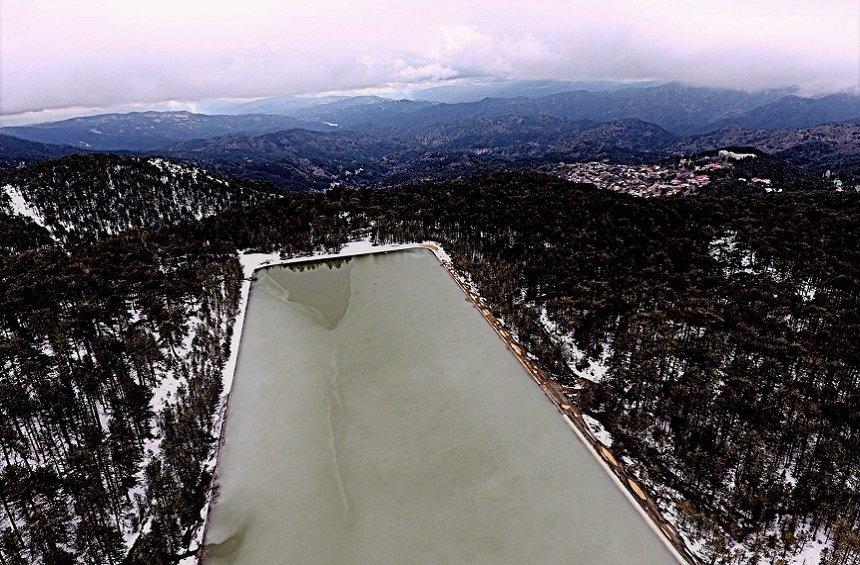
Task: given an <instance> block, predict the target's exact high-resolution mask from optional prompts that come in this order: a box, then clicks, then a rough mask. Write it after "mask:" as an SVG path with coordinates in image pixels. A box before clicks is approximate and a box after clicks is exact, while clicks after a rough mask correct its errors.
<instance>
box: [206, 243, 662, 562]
mask: <svg viewBox="0 0 860 565" xmlns="http://www.w3.org/2000/svg"><path fill="white" fill-rule="evenodd" d="M257 277H258V278H257V281H256V282H254V283H253V285H252V287H251V294H250V300H249V304H248V311H247V318H246V320H245V326H244V330H243V335H242V337H241V339H242V341H241V350H240V354H239V360H238V366H237V371H236V376H235V382H234V385H233V390H232V393H231V397H230V405H229V412H228V420H227V425H226V430H225V438H224V444H223V446H222V449H221V452H220V456H219V463H218V476H219V481H218V482H219V485H220V486H219V494H218V497H217V499H216V501H215V503H214V504H213V506H212V509H211V512H210V515H209V526H208V531H207V536H206V542H207V554H206V558H205V563H206V565H222V564H224V565H226V564H243V565H257V564H266V565H276V564H305V563H308V564H311V563H312V564H326V565H327V564H368V565H369V564H413V563H415V564H443V563H444V564H448V563H456V564H479V563H481V564H483V563H493V564H496V563H498V564H503V563H504V564H507V563H510V564H556V563H565V564H567V563H569V564H582V565H622V564H642V565H651V564H667V563H676V562H677V561H676V560H675V559H674V557H673V556H672V555H671V554H670V553H669V551H668V550H667V549H666V547H665V546H664V545H663V543H662V541H661V540H660V539H658V537H657V535H656V534H654V533H653V531H652V530H651V529H650V527H649V525H648V524H647V522H646V521H645V519H644V518H643V517H642V516H641V515H640V514H639V513H638V512H637V510H636V509H635V508H634V507H633V506H632V504H631V503H630V502H629V501H628V500H627V499H626V498H625V496H624V495H623V494H622V492H621V491H620V490H619V488H618V487H617V486H616V485H615V483H614V482H613V480H612V479H611V478H610V476H609V475H608V474H607V473H606V472H605V471H604V470H603V469H602V468H601V467H600V465H599V464H598V463H597V462H596V461H595V460H594V458H593V457H592V456H591V454H590V453H589V452H588V450H587V449H586V448H585V447H584V446H583V445H582V443H581V442H580V441H579V440H578V439H577V437H576V436H575V435H574V433H573V432H572V431H571V429H570V428H569V427H568V425H567V424H566V423H565V421H564V420H563V419H562V417H561V416H560V415H559V414H558V413H557V412H556V410H555V409H554V407H553V406H552V404H551V403H550V402H549V400H548V399H547V398H546V397H545V395H544V393H543V392H542V391H541V389H540V388H539V387H538V386H537V385H536V384H535V383H534V381H533V380H532V379H531V377H530V376H529V375H528V374H527V373H526V372H525V370H524V369H523V368H522V366H521V365H520V364H519V362H518V361H517V360H516V358H515V357H514V356H513V354H512V353H511V352H510V351H508V349H507V348H506V347H505V345H504V343H503V342H502V340H501V339H499V337H498V336H497V335H496V334H495V333H494V332H493V330H492V329H491V328H490V326H489V325H488V324H487V322H486V321H485V320H484V319H483V318H482V317H481V315H480V313H479V312H477V310H476V309H475V308H474V307H473V306H472V305H471V303H470V302H467V301H466V300H464V295H463V293H462V291H461V290H460V289H459V288H458V287H457V285H456V284H455V283H454V282H453V281H452V280H451V278H450V276H449V275H448V273H447V272H446V271H445V270H444V269H443V268H442V267H440V265H439V263H438V261H437V260H436V258H435V257H434V256H433V254H432V253H431V252H430V251H428V250H426V249H412V250H408V251H398V252H393V253H386V254H375V255H364V256H360V257H355V258H352V259H348V260H342V261H338V262H328V263H314V264H297V265H293V266H291V267H272V268H269V269H266V270H261V271H259V272H258V273H257Z"/></svg>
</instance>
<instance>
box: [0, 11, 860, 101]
mask: <svg viewBox="0 0 860 565" xmlns="http://www.w3.org/2000/svg"><path fill="white" fill-rule="evenodd" d="M858 19H860V3H858V2H856V0H824V1H821V0H818V1H816V0H807V1H799V0H761V1H758V2H748V1H741V0H723V1H721V2H713V1H712V0H686V1H682V0H640V1H633V0H630V1H626V2H625V1H621V0H604V1H603V2H600V3H598V2H593V1H591V0H532V1H530V2H528V3H515V2H509V1H507V0H504V1H503V0H498V1H494V2H489V1H475V0H458V1H453V0H439V1H436V2H426V1H424V0H391V1H388V2H381V1H379V0H334V1H332V2H326V3H321V2H317V1H312V0H291V1H275V0H245V1H243V2H241V3H237V2H226V1H216V0H208V1H203V0H183V1H182V2H176V1H175V0H147V1H143V0H141V1H130V0H111V1H108V0H55V1H48V0H45V1H41V2H33V1H32V0H3V1H2V5H0V113H13V112H22V111H26V110H41V109H43V108H62V107H68V106H76V105H77V106H109V105H116V104H120V103H128V102H138V103H153V102H158V101H163V100H199V99H202V98H207V97H254V96H264V95H271V94H294V93H305V92H314V91H322V90H345V89H355V88H366V87H372V86H376V85H383V84H386V83H390V82H404V81H407V82H408V81H428V80H429V81H433V80H441V79H445V78H450V77H454V76H477V75H488V74H502V75H506V76H516V77H524V78H527V77H534V78H538V77H545V78H550V77H551V78H562V79H578V78H583V79H593V78H615V79H637V78H658V79H667V80H680V81H685V82H690V83H694V84H701V85H708V86H725V87H736V88H748V89H755V88H764V87H776V86H789V85H797V86H800V87H802V88H805V89H807V90H826V89H838V88H850V87H856V85H857V83H858V76H857V74H858V49H860V44H859V43H858V42H860V39H858V34H860V30H858V27H860V26H858Z"/></svg>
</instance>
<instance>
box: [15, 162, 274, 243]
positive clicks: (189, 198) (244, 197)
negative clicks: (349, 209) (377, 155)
mask: <svg viewBox="0 0 860 565" xmlns="http://www.w3.org/2000/svg"><path fill="white" fill-rule="evenodd" d="M266 193H267V189H266V188H264V187H262V186H257V185H254V184H253V183H249V182H242V183H238V182H234V183H233V184H232V185H231V183H230V181H228V180H226V179H223V178H220V177H215V176H213V175H211V174H209V173H207V172H206V171H203V170H201V169H198V168H196V167H191V166H188V165H181V164H177V163H172V162H170V161H166V160H164V159H144V158H136V157H116V156H112V155H92V156H86V157H83V156H70V157H66V158H64V159H59V160H56V161H49V162H46V163H41V164H38V165H34V166H32V167H28V168H25V169H19V170H15V171H10V172H8V173H7V174H5V175H3V174H0V211H3V212H6V213H7V214H12V215H14V216H17V217H19V218H28V219H29V220H31V221H33V222H35V223H36V224H38V225H39V226H41V227H42V228H44V229H45V230H46V231H47V232H48V233H49V234H50V236H51V237H52V238H53V239H55V240H57V241H61V242H80V241H93V240H95V239H97V238H98V237H100V236H104V235H110V234H115V233H120V232H123V231H126V230H130V229H135V228H143V227H158V226H166V225H170V224H175V223H178V222H182V221H189V220H199V219H200V218H203V217H205V216H210V215H212V214H214V213H216V212H219V211H221V210H224V209H226V208H229V207H232V206H238V205H242V204H246V203H249V202H253V201H255V200H259V199H260V198H261V197H263V196H265V195H266Z"/></svg>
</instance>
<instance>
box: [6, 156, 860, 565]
mask: <svg viewBox="0 0 860 565" xmlns="http://www.w3.org/2000/svg"><path fill="white" fill-rule="evenodd" d="M96 163H98V160H97V159H92V158H87V159H86V160H85V161H84V162H82V163H81V165H80V166H81V168H84V169H85V168H86V167H90V166H92V167H96V166H97V165H96ZM155 166H156V165H153V167H155ZM108 168H110V167H108ZM87 170H89V169H87ZM81 174H83V173H81ZM88 174H90V175H92V174H94V172H93V171H92V170H91V171H90V172H89V173H88ZM200 174H203V173H198V176H199V175H200ZM72 176H74V175H72ZM103 186H107V185H103ZM195 194H196V193H195ZM199 197H200V200H204V201H205V200H206V199H207V198H209V195H208V193H206V192H205V191H203V192H201V193H199ZM108 202H110V201H108ZM231 202H232V201H231ZM194 206H195V207H194V208H193V209H195V210H196V209H201V208H202V207H203V204H202V203H199V204H195V205H194ZM213 211H214V212H216V213H215V214H214V215H211V216H207V217H203V218H202V219H200V220H194V221H182V222H177V223H175V224H174V225H168V226H143V227H144V229H139V227H138V226H134V228H135V229H132V230H130V231H127V232H123V233H121V234H117V233H113V235H107V234H108V232H107V231H98V230H96V231H95V232H90V234H91V237H90V239H86V240H85V239H83V238H67V239H65V240H56V239H50V238H48V237H47V235H48V234H47V233H46V232H45V230H43V229H41V228H39V227H38V225H37V224H35V223H34V222H31V221H29V220H26V219H22V218H21V217H19V216H10V215H9V214H0V230H2V232H3V233H17V234H18V235H17V236H16V239H15V243H14V244H10V245H8V246H7V247H6V249H5V250H4V251H3V252H2V253H3V254H2V255H0V287H2V289H3V291H2V292H0V296H2V297H3V301H4V303H3V305H2V307H0V312H2V320H0V324H1V325H2V330H3V331H2V332H0V363H2V366H3V373H2V374H3V377H2V381H0V385H2V386H3V387H4V391H5V392H4V393H3V394H0V424H2V429H0V453H2V455H3V457H2V458H0V465H2V469H0V495H2V499H0V516H2V517H0V524H2V529H3V533H2V538H0V556H2V560H3V562H4V563H10V564H11V563H16V564H17V563H31V562H35V563H64V562H74V561H79V562H98V563H120V562H126V563H149V564H152V563H176V562H177V561H178V560H179V558H180V557H182V556H184V555H188V554H190V553H193V552H194V551H196V550H197V549H199V548H197V547H194V546H193V545H194V544H193V543H192V540H193V539H194V536H195V533H196V528H197V527H199V524H200V516H199V512H200V508H201V507H202V504H203V501H204V498H203V495H204V493H205V490H206V488H207V487H208V486H209V481H210V479H211V477H210V473H209V470H208V469H209V467H208V466H207V460H208V459H209V458H210V456H211V455H212V450H213V447H214V444H215V441H216V439H217V438H215V437H214V430H215V427H214V421H215V415H216V413H217V410H218V406H219V402H220V400H221V391H222V385H223V383H222V380H221V376H222V375H221V371H222V369H223V365H224V363H225V361H226V357H227V351H228V344H229V338H230V334H231V328H232V322H233V317H234V315H235V312H236V309H237V306H238V296H239V294H238V289H239V285H240V282H241V276H242V273H241V270H240V268H239V262H238V261H237V253H238V252H239V251H240V250H257V251H280V252H282V253H284V254H286V255H293V254H301V253H308V252H311V251H314V250H317V251H319V250H323V249H336V248H338V247H339V246H340V245H341V244H342V243H343V242H345V241H346V240H347V239H349V238H350V237H360V236H361V237H363V236H365V235H369V236H371V237H373V238H374V239H375V240H377V241H380V242H394V241H397V242H405V241H422V240H425V239H433V240H436V241H439V242H441V243H442V244H443V246H444V247H445V249H446V251H447V252H448V253H449V254H450V255H451V256H452V258H453V261H454V266H455V267H456V269H457V270H458V271H459V272H460V273H462V275H463V277H464V278H467V279H468V280H470V281H471V282H472V283H473V284H474V285H475V286H476V288H477V289H478V290H479V291H480V293H481V294H482V296H483V297H484V298H485V299H486V300H487V302H488V304H489V306H490V307H491V308H492V310H493V312H494V313H495V314H496V316H497V317H499V318H500V319H501V320H503V321H504V323H505V324H506V325H507V326H508V327H509V328H510V329H511V330H512V333H513V334H514V335H515V336H516V338H517V339H518V340H519V341H520V342H521V343H522V344H523V345H524V347H525V349H526V350H527V351H528V352H529V353H530V354H532V355H534V356H535V357H536V359H537V360H538V362H539V363H540V365H541V366H542V367H543V368H544V369H545V370H546V371H547V372H548V373H549V374H550V375H552V376H553V377H554V378H556V379H558V380H559V382H561V383H562V384H563V385H565V386H566V387H568V388H567V389H566V390H567V391H568V393H569V398H570V401H571V403H573V404H574V405H576V406H578V407H579V408H580V409H581V410H583V411H584V412H585V413H586V414H589V415H590V416H592V417H593V418H595V419H596V421H599V422H600V423H601V424H602V426H603V427H604V428H605V431H606V433H607V434H609V436H606V435H603V434H602V435H601V436H602V437H603V438H604V441H608V442H611V443H612V449H613V451H614V452H615V453H616V454H618V456H619V457H620V458H622V459H623V460H624V461H625V462H626V464H627V465H629V467H630V468H631V469H632V472H633V473H634V474H635V476H636V477H637V478H638V479H640V481H641V482H642V483H643V484H644V485H646V486H647V488H648V490H649V491H650V492H651V493H652V494H654V496H655V497H656V499H657V500H658V502H659V504H660V505H661V507H662V508H663V509H664V511H665V512H666V514H667V516H668V517H669V518H670V519H671V520H672V521H673V523H674V524H675V525H676V526H677V527H678V528H679V529H680V530H681V531H682V532H683V534H684V535H685V536H686V537H687V539H688V540H689V542H690V546H691V547H692V548H693V549H694V550H695V551H696V552H697V553H698V555H699V556H700V557H701V560H702V562H704V563H733V564H734V563H737V564H740V563H750V562H752V563H778V562H780V560H782V561H783V562H785V563H797V564H800V563H803V559H804V558H806V563H824V564H828V565H834V564H839V565H845V564H850V563H857V562H858V561H860V460H858V458H857V454H858V453H860V449H858V447H860V420H858V419H857V410H856V406H857V404H858V402H860V359H858V357H857V351H858V350H860V347H858V346H860V320H858V315H857V312H858V311H860V199H858V197H857V196H856V195H851V194H840V193H814V194H808V195H805V194H787V193H782V194H757V195H750V196H730V195H729V196H719V195H718V196H713V197H709V196H693V197H684V198H680V197H679V198H653V199H641V198H634V197H631V196H627V195H623V194H616V193H613V192H609V191H600V190H596V189H594V188H592V187H589V186H585V185H577V184H573V183H570V182H566V181H563V180H560V179H558V178H554V177H550V176H546V175H536V174H518V175H515V174H504V175H495V176H483V177H475V178H473V179H469V180H463V181H458V182H451V183H443V184H430V185H428V184H424V185H413V186H404V187H399V188H391V189H379V190H345V189H333V190H330V191H328V192H326V193H312V194H308V193H305V194H288V195H285V196H282V197H279V198H274V199H269V200H266V201H258V202H256V203H249V204H246V205H244V206H239V207H237V208H231V209H230V210H229V211H227V212H225V213H220V214H219V213H217V210H213ZM40 213H43V212H42V211H41V210H40ZM200 215H201V216H206V214H200ZM191 217H197V214H191ZM147 227H149V229H146V228H147ZM153 228H156V229H153ZM64 229H67V230H69V231H73V230H70V229H69V228H64ZM96 234H99V236H98V238H97V239H95V240H93V239H94V238H95V236H96ZM610 437H611V439H609V438H610ZM571 441H576V440H575V438H574V437H573V436H571Z"/></svg>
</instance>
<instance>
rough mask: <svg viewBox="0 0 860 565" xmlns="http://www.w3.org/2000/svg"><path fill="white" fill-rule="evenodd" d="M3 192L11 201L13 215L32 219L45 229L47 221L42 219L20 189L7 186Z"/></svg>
mask: <svg viewBox="0 0 860 565" xmlns="http://www.w3.org/2000/svg"><path fill="white" fill-rule="evenodd" d="M3 192H5V193H6V195H7V196H8V197H9V200H10V201H11V212H12V215H16V216H24V217H25V218H30V219H31V220H33V221H34V222H36V223H37V224H39V225H40V226H42V227H45V220H44V219H42V215H41V214H39V212H38V210H36V209H35V208H33V206H31V205H30V203H29V202H27V200H26V199H25V198H24V195H23V194H21V189H20V188H18V187H17V186H12V185H11V184H7V185H4V186H3Z"/></svg>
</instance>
